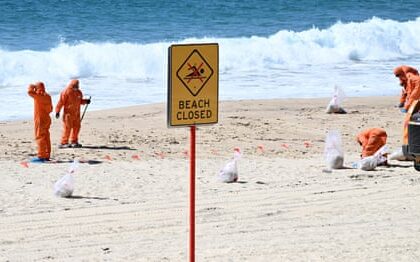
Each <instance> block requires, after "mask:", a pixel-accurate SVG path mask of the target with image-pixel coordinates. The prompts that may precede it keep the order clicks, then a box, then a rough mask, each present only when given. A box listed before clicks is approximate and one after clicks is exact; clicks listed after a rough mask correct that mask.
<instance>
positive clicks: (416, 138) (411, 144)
mask: <svg viewBox="0 0 420 262" xmlns="http://www.w3.org/2000/svg"><path fill="white" fill-rule="evenodd" d="M408 153H409V154H412V155H420V113H415V114H413V115H412V116H411V118H410V122H409V123H408Z"/></svg>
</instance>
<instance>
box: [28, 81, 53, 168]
mask: <svg viewBox="0 0 420 262" xmlns="http://www.w3.org/2000/svg"><path fill="white" fill-rule="evenodd" d="M28 95H29V96H31V97H32V98H33V99H34V125H35V139H36V143H37V146H38V157H37V158H34V159H32V160H31V162H45V161H48V160H50V154H51V141H50V126H51V118H50V113H51V112H52V110H53V106H52V102H51V96H50V95H49V94H47V93H46V92H45V85H44V83H42V82H38V83H36V84H35V85H33V84H30V85H29V88H28Z"/></svg>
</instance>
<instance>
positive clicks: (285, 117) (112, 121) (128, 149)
mask: <svg viewBox="0 0 420 262" xmlns="http://www.w3.org/2000/svg"><path fill="white" fill-rule="evenodd" d="M397 101H398V98H397V97H361V98H347V99H346V101H345V102H344V104H343V107H344V109H345V110H346V111H347V112H348V114H340V115H338V114H326V113H325V108H326V106H327V104H328V102H329V98H321V99H287V100H285V99H284V100H283V99H277V100H249V101H248V100H247V101H222V102H221V103H220V111H219V123H218V124H216V125H211V126H199V127H198V128H197V149H196V150H197V160H196V161H197V169H196V172H197V180H196V190H197V196H196V201H197V202H196V260H197V261H373V260H374V261H418V260H420V173H419V172H417V171H416V170H415V169H414V168H413V164H412V162H399V161H390V162H389V163H390V166H389V167H378V168H376V170H375V171H369V172H368V171H362V170H359V169H353V168H351V167H352V163H354V162H356V161H358V160H359V155H360V151H361V150H360V146H359V145H358V144H357V143H356V141H355V136H356V134H357V133H358V132H360V131H362V130H363V129H365V128H369V127H382V128H384V129H385V130H386V131H387V133H388V146H389V148H390V150H391V151H394V150H396V149H397V148H398V147H399V146H400V145H401V140H402V121H403V114H402V113H400V111H399V110H398V109H397V108H395V107H394V105H395V104H396V103H397ZM165 106H166V105H165V104H164V103H162V104H153V105H145V106H135V107H127V108H120V109H113V110H103V111H92V112H89V111H88V112H87V114H86V116H85V118H84V119H83V123H82V130H81V133H80V143H81V144H83V146H84V147H83V148H80V149H58V148H57V145H58V143H59V139H60V135H61V128H62V127H61V121H60V120H56V119H53V123H52V127H51V140H52V144H53V150H52V151H53V152H52V159H53V161H51V162H50V163H47V164H32V163H28V161H29V159H30V158H32V157H34V156H35V154H36V144H35V141H34V135H33V121H32V119H28V120H25V121H13V122H9V121H0V149H1V150H0V174H1V177H2V183H0V218H1V219H0V261H187V259H188V226H189V224H188V209H189V207H188V183H189V182H188V181H189V180H188V179H189V173H188V172H189V159H188V153H189V152H188V150H189V129H188V128H167V126H166V108H165ZM328 130H340V132H341V135H342V140H343V149H344V164H345V168H344V169H340V170H333V171H332V172H331V173H326V172H323V169H325V167H326V165H325V160H324V155H323V151H324V146H325V136H326V133H327V131H328ZM236 147H238V148H240V150H241V152H242V157H241V159H240V160H239V161H238V169H239V182H238V183H230V184H225V183H221V182H219V181H218V179H217V175H218V172H219V170H220V169H221V168H222V167H223V166H224V165H225V164H226V163H227V162H228V161H229V160H230V159H231V158H232V156H233V150H234V148H236ZM74 159H77V160H78V161H80V165H79V168H78V170H77V172H76V174H75V175H74V178H75V191H74V194H73V197H72V198H59V197H56V196H54V194H53V184H54V183H55V182H56V181H57V180H58V179H59V178H60V177H62V176H63V175H64V174H65V173H66V171H67V169H68V167H69V163H71V162H72V161H73V160H74Z"/></svg>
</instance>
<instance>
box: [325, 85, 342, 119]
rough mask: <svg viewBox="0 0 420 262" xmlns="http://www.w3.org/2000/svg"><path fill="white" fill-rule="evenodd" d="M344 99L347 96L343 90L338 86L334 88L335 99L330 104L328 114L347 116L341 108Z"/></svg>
mask: <svg viewBox="0 0 420 262" xmlns="http://www.w3.org/2000/svg"><path fill="white" fill-rule="evenodd" d="M344 98H345V94H344V92H343V90H341V88H339V87H338V86H334V93H333V97H332V98H331V100H330V103H329V104H328V106H327V109H326V112H327V113H328V114H331V113H336V114H346V113H347V112H346V111H345V110H344V109H343V108H342V107H341V104H342V103H343V100H344Z"/></svg>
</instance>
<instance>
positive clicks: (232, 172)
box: [219, 151, 241, 183]
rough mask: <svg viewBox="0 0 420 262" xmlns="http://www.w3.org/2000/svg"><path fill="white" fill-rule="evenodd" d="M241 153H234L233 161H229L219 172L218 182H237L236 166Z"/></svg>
mask: <svg viewBox="0 0 420 262" xmlns="http://www.w3.org/2000/svg"><path fill="white" fill-rule="evenodd" d="M240 158H241V153H240V152H239V151H235V152H234V155H233V159H232V160H230V161H229V162H228V163H227V164H226V165H225V166H224V167H223V168H222V169H221V170H220V172H219V180H220V182H223V183H232V182H236V181H238V164H237V161H238V160H239V159H240Z"/></svg>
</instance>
